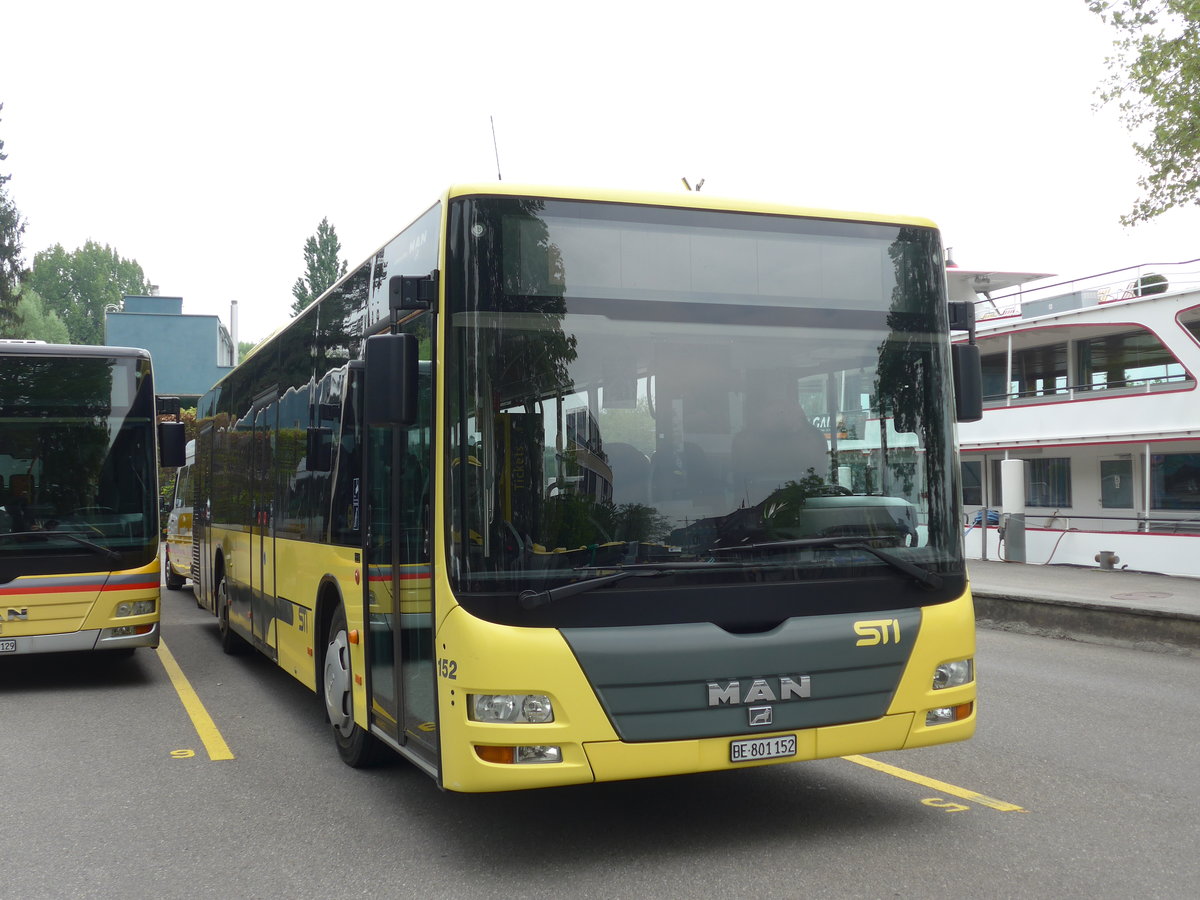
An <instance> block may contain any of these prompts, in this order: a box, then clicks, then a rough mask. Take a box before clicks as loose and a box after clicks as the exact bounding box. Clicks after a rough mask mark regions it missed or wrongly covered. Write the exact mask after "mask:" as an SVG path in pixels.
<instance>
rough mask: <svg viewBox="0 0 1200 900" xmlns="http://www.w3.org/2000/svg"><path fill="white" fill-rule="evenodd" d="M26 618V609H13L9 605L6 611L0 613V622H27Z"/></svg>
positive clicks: (27, 613) (27, 616)
mask: <svg viewBox="0 0 1200 900" xmlns="http://www.w3.org/2000/svg"><path fill="white" fill-rule="evenodd" d="M28 620H29V610H28V609H13V608H12V607H11V606H10V607H9V608H8V612H7V613H4V614H2V615H0V622H27V621H28Z"/></svg>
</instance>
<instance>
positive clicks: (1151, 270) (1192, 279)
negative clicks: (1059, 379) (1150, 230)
mask: <svg viewBox="0 0 1200 900" xmlns="http://www.w3.org/2000/svg"><path fill="white" fill-rule="evenodd" d="M1196 290H1200V259H1189V260H1185V261H1183V262H1172V263H1141V264H1140V265H1136V266H1126V267H1125V268H1122V269H1112V270H1110V271H1108V272H1099V273H1097V274H1095V275H1085V276H1082V277H1080V278H1072V279H1070V280H1069V281H1057V282H1054V283H1053V284H1046V285H1038V286H1036V287H1022V288H1020V289H1019V290H1016V291H1012V292H1010V293H1007V294H999V295H997V296H995V297H989V298H986V299H981V300H977V301H976V303H975V307H976V313H975V314H976V318H978V319H981V320H982V319H989V320H994V319H997V318H1009V317H1017V316H1020V315H1021V307H1022V305H1023V304H1025V303H1029V302H1031V301H1034V300H1048V299H1050V298H1052V297H1059V296H1062V295H1065V294H1072V293H1074V292H1076V291H1087V292H1094V297H1095V302H1096V303H1101V304H1103V303H1113V302H1116V301H1117V300H1132V299H1134V298H1136V297H1148V296H1151V295H1154V294H1165V293H1171V294H1177V293H1184V292H1187V291H1196Z"/></svg>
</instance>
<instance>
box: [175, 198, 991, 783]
mask: <svg viewBox="0 0 1200 900" xmlns="http://www.w3.org/2000/svg"><path fill="white" fill-rule="evenodd" d="M963 327H966V326H963ZM950 328H951V325H950V315H949V312H948V305H947V299H946V292H945V272H944V268H943V257H942V249H941V246H940V239H939V235H938V231H937V229H936V228H935V227H934V226H933V225H932V224H931V223H929V222H928V221H925V220H921V219H910V218H893V217H883V216H874V215H862V214H849V213H832V212H819V211H813V210H806V209H791V208H784V207H780V206H772V205H767V204H752V203H736V202H731V201H723V200H718V199H715V198H713V197H709V196H701V195H699V194H683V195H646V194H638V193H624V192H616V191H597V190H566V189H557V188H555V189H547V188H534V187H518V186H513V185H508V184H494V185H473V186H472V185H468V186H459V187H455V188H452V189H450V190H448V191H447V192H446V193H445V194H443V195H442V196H441V198H440V199H439V200H438V201H437V202H436V203H435V204H434V205H433V206H432V207H430V208H429V209H428V210H427V211H426V212H425V213H424V214H423V215H421V216H420V217H419V218H417V219H416V220H415V221H414V222H413V223H412V224H411V225H410V226H409V227H408V228H406V229H405V230H404V231H402V232H401V233H400V234H399V235H398V236H397V237H395V238H394V239H393V240H391V241H389V242H388V243H387V244H385V245H384V246H383V247H381V248H380V249H379V251H378V252H377V253H375V254H374V255H373V256H372V257H371V258H370V259H367V260H366V261H365V262H363V263H362V264H361V265H359V266H357V267H356V268H354V270H353V271H351V272H350V273H349V274H348V275H347V276H346V277H345V278H343V279H342V280H341V281H340V282H339V283H338V284H336V285H335V286H334V287H332V288H331V289H330V290H329V291H327V292H326V293H325V294H324V295H323V296H322V297H320V298H319V299H318V300H317V301H316V302H314V303H313V304H312V305H311V306H310V307H309V308H308V309H306V310H305V311H304V312H302V313H301V314H300V315H298V316H297V317H296V318H295V320H294V321H292V322H291V323H290V324H289V325H288V326H286V327H285V328H283V329H282V330H281V331H279V332H278V333H277V334H276V335H275V336H274V337H272V338H271V339H270V340H269V341H266V342H264V343H263V344H262V345H260V346H259V347H258V348H257V349H256V350H255V352H254V353H253V354H252V355H251V356H250V357H249V358H248V359H247V360H246V361H244V362H243V363H242V364H241V365H240V366H238V367H237V368H236V369H235V370H234V371H233V372H231V373H230V374H229V375H228V376H226V377H225V378H224V379H223V380H222V381H221V382H220V383H218V384H217V385H216V386H215V387H214V388H213V390H212V391H211V392H210V393H209V394H208V395H207V396H206V397H204V398H203V400H202V401H201V404H200V407H199V409H198V426H199V432H198V439H197V448H196V464H195V471H194V472H193V478H195V479H196V482H197V491H198V492H197V495H196V496H197V500H196V505H195V518H194V527H193V534H194V539H195V540H196V541H197V544H198V548H199V560H200V563H199V572H198V577H199V584H198V585H197V591H198V596H199V598H200V602H201V603H202V604H203V605H205V606H207V607H208V608H209V609H210V610H211V611H212V612H213V613H214V614H215V615H216V616H217V618H218V623H219V633H220V635H221V641H222V644H223V646H224V647H225V648H226V649H227V650H228V651H231V652H232V651H236V650H238V649H240V648H242V647H246V646H252V647H254V648H257V649H258V650H259V651H261V652H263V653H265V654H266V655H267V656H269V657H270V658H271V659H273V660H274V661H275V662H277V663H278V665H279V666H281V667H282V668H284V669H285V670H286V671H288V672H290V673H291V674H292V675H294V676H295V677H296V678H297V679H299V680H300V681H301V682H303V683H304V684H306V685H308V686H309V687H310V688H312V689H314V690H315V691H316V692H317V693H318V694H320V695H321V697H322V699H323V701H324V705H325V709H326V712H327V715H328V718H329V722H330V724H331V727H332V733H333V737H334V740H335V742H336V745H337V748H338V750H339V752H340V754H341V755H342V757H343V759H344V760H345V761H346V762H347V763H349V764H350V765H355V766H357V765H363V764H366V763H367V762H369V761H371V760H372V759H373V758H374V757H375V756H376V754H377V753H378V752H379V751H380V750H382V749H383V748H390V750H392V751H395V752H397V753H399V754H401V755H402V756H404V757H406V758H407V759H409V760H411V761H412V762H413V763H415V764H416V765H418V766H419V767H421V768H422V769H424V770H425V771H426V772H427V773H429V774H430V775H431V776H433V777H434V778H435V779H437V782H438V784H439V785H440V786H442V787H444V788H446V789H448V790H455V791H495V790H512V789H521V788H534V787H542V786H547V785H564V784H577V783H582V782H592V781H608V780H615V779H626V778H639V777H645V776H655V775H665V774H671V773H684V772H696V771H703V770H714V769H729V768H740V767H744V766H753V765H760V764H769V763H778V762H787V761H791V760H804V759H814V758H818V757H829V756H838V755H843V754H849V753H864V752H871V751H882V750H895V749H899V748H905V747H920V746H925V745H930V744H939V743H944V742H949V741H958V740H963V739H965V738H967V737H969V736H970V735H971V734H972V733H973V731H974V728H975V680H974V663H973V660H974V654H975V638H974V618H973V612H972V604H971V598H970V594H969V591H968V586H967V579H966V570H965V567H964V563H963V555H962V546H961V535H960V529H959V521H960V513H959V502H958V497H959V486H958V481H957V479H958V464H957V453H956V447H955V430H954V421H955V416H956V409H957V410H958V416H959V418H971V417H974V416H976V415H977V414H978V411H977V409H976V407H977V406H978V371H977V369H978V365H977V363H978V356H977V353H976V354H975V355H974V356H972V355H971V354H970V353H968V352H966V350H963V351H962V352H959V347H960V346H961V345H960V344H955V345H954V346H953V347H952V345H951V341H950ZM969 349H970V350H974V349H975V348H974V347H970V348H969ZM952 359H953V360H954V361H955V364H954V365H952ZM960 361H961V365H960V364H958V363H959V362H960ZM952 381H953V382H954V383H961V384H962V385H963V390H962V391H961V392H960V395H959V396H958V398H957V402H958V406H957V407H956V397H955V393H954V391H952V388H951V385H952Z"/></svg>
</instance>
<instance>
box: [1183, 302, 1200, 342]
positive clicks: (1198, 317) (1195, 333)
mask: <svg viewBox="0 0 1200 900" xmlns="http://www.w3.org/2000/svg"><path fill="white" fill-rule="evenodd" d="M1179 324H1180V325H1182V326H1183V327H1184V328H1186V329H1187V330H1188V331H1189V332H1190V333H1191V335H1192V337H1194V338H1195V339H1196V340H1198V341H1200V306H1193V307H1192V308H1191V309H1185V310H1184V311H1183V312H1181V313H1180V314H1179Z"/></svg>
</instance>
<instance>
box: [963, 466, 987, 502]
mask: <svg viewBox="0 0 1200 900" xmlns="http://www.w3.org/2000/svg"><path fill="white" fill-rule="evenodd" d="M962 502H963V506H982V505H983V463H981V462H980V461H979V460H977V459H976V460H969V461H968V460H964V461H963V464H962Z"/></svg>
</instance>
